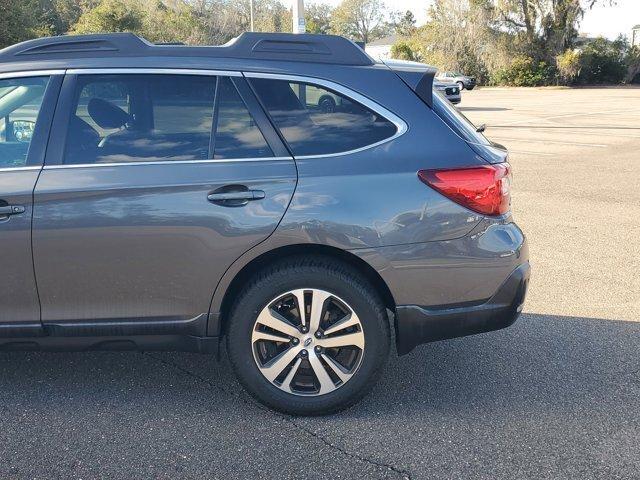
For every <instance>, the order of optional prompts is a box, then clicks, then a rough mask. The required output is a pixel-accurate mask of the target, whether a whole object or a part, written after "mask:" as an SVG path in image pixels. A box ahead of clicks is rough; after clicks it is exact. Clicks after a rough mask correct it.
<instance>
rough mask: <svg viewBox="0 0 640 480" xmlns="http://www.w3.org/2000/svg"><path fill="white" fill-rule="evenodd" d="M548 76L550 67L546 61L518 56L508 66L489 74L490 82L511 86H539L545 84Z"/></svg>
mask: <svg viewBox="0 0 640 480" xmlns="http://www.w3.org/2000/svg"><path fill="white" fill-rule="evenodd" d="M550 78H551V69H550V68H549V66H548V65H547V64H546V62H541V61H536V60H534V59H533V58H531V57H526V56H518V57H516V58H514V59H513V61H512V62H511V64H510V65H509V66H507V67H504V68H501V69H498V70H496V71H495V72H494V73H493V75H492V76H491V83H493V84H494V85H507V86H511V87H539V86H541V85H546V84H547V83H548V82H549V80H550Z"/></svg>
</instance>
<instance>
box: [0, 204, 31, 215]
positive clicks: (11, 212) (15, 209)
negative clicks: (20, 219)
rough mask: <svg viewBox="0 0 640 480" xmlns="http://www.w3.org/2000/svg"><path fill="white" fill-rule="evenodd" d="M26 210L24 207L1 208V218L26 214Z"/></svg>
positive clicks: (7, 206)
mask: <svg viewBox="0 0 640 480" xmlns="http://www.w3.org/2000/svg"><path fill="white" fill-rule="evenodd" d="M25 210H26V208H25V207H23V206H22V205H6V206H3V207H0V216H1V217H7V216H9V215H19V214H21V213H24V212H25Z"/></svg>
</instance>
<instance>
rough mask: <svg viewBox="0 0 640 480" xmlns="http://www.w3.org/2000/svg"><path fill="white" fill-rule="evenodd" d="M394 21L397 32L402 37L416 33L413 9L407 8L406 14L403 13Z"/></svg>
mask: <svg viewBox="0 0 640 480" xmlns="http://www.w3.org/2000/svg"><path fill="white" fill-rule="evenodd" d="M393 23H394V25H393V26H394V29H395V31H396V33H397V34H398V35H400V36H401V37H410V36H411V35H413V34H414V33H416V30H417V28H416V17H415V15H414V14H413V12H412V11H411V10H407V11H406V12H405V14H404V15H401V16H400V17H399V18H397V19H396V20H395V21H394V22H393Z"/></svg>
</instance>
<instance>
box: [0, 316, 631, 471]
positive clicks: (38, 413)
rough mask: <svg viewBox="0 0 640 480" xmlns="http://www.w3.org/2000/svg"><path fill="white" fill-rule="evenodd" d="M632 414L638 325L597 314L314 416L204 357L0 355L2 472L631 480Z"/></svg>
mask: <svg viewBox="0 0 640 480" xmlns="http://www.w3.org/2000/svg"><path fill="white" fill-rule="evenodd" d="M638 411H640V323H634V322H622V321H611V320H602V319H592V318H579V317H560V316H548V315H536V314H525V315H522V316H521V318H520V319H519V320H518V322H517V323H516V324H515V325H514V326H513V327H511V328H509V329H506V330H502V331H499V332H494V333H490V334H484V335H478V336H474V337H467V338H461V339H455V340H450V341H446V342H440V343H434V344H430V345H424V346H421V347H418V348H417V349H416V350H414V351H413V352H412V353H411V354H409V355H407V356H404V357H400V358H398V357H395V356H393V357H392V359H391V360H390V362H389V365H388V367H387V370H386V373H385V374H384V376H383V378H382V379H381V381H380V383H379V384H378V386H377V387H376V388H375V389H374V391H373V392H372V393H371V394H370V395H369V396H368V397H367V398H365V400H363V402H361V403H360V404H359V405H357V406H355V407H354V408H352V409H351V410H348V411H346V412H343V413H340V414H338V415H333V416H329V417H322V418H306V419H305V418H298V419H288V418H287V417H283V416H281V415H278V414H273V413H270V412H268V411H265V410H264V409H262V408H258V407H257V406H256V405H255V404H254V403H253V402H252V401H251V400H249V399H248V398H247V396H246V395H245V394H244V393H242V392H241V390H240V388H239V387H238V385H237V383H236V382H235V380H234V379H233V375H232V374H231V373H230V371H229V368H228V363H227V362H226V361H223V362H221V363H220V364H217V363H216V361H215V360H214V359H213V358H212V357H210V356H203V355H196V354H183V353H150V354H140V353H87V354H54V353H51V354H49V353H0V455H1V456H2V458H5V459H8V460H7V461H6V462H4V463H3V464H2V465H1V466H0V474H1V476H3V477H9V478H13V477H16V478H22V476H24V475H27V476H30V477H34V476H38V475H40V476H42V475H45V476H46V475H53V476H56V475H58V476H64V477H65V478H68V477H69V476H74V475H78V476H80V475H84V476H85V477H93V476H115V477H121V478H123V476H126V475H127V472H130V471H138V470H136V469H142V470H141V471H142V472H143V475H142V477H145V476H146V477H147V478H149V477H156V478H165V477H166V475H167V474H166V472H173V474H174V475H176V476H180V477H193V478H198V477H200V478H201V476H202V475H207V474H208V473H210V472H213V471H215V472H218V473H219V474H220V477H221V478H247V476H253V477H254V478H268V477H264V476H260V472H263V473H264V472H265V471H266V470H265V468H276V469H281V470H282V469H284V470H285V471H288V472H289V473H291V474H292V475H295V476H297V477H298V478H301V477H300V476H301V475H302V476H303V477H304V475H305V472H309V471H314V472H317V473H318V474H319V475H320V474H322V475H323V476H335V475H342V476H345V478H358V475H361V477H359V478H365V477H366V478H387V477H388V478H403V475H404V473H402V472H410V473H411V477H412V478H478V477H483V478H493V479H497V478H515V477H519V478H534V477H535V478H560V477H562V478H568V477H572V476H575V478H598V477H600V478H614V477H616V476H618V477H620V478H631V477H632V476H633V475H636V474H637V472H638V471H640V450H639V449H638V444H639V442H638V439H639V438H640V433H639V432H640V415H638ZM300 449H303V450H305V451H308V450H309V449H312V450H313V453H311V454H305V455H307V456H306V457H305V462H303V463H300V462H299V457H297V456H296V455H295V454H294V455H292V454H291V452H297V451H299V450H300ZM13 452H22V454H21V455H18V456H16V455H14V454H13ZM205 459H206V461H205ZM78 462H79V463H78ZM387 466H393V468H391V467H387ZM314 468H315V469H316V470H313V469H314ZM309 469H311V470H309ZM225 472H226V473H225ZM398 472H401V473H398ZM584 472H589V475H583V473H584ZM72 473H73V475H72ZM168 475H169V476H171V474H168ZM350 476H351V477H350ZM166 478H168V477H166ZM292 478H293V477H292ZM308 478H321V477H308Z"/></svg>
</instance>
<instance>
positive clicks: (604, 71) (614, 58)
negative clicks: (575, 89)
mask: <svg viewBox="0 0 640 480" xmlns="http://www.w3.org/2000/svg"><path fill="white" fill-rule="evenodd" d="M627 50H628V45H627V44H626V42H625V41H624V40H616V41H615V42H611V41H609V40H607V39H605V38H602V37H601V38H597V39H595V40H594V41H593V42H590V43H588V44H587V45H585V46H584V48H583V49H582V53H581V55H580V57H581V61H580V63H581V69H580V75H579V77H578V81H579V82H580V83H583V84H594V83H620V82H622V80H623V79H624V78H625V75H626V73H627V64H626V56H627Z"/></svg>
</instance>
